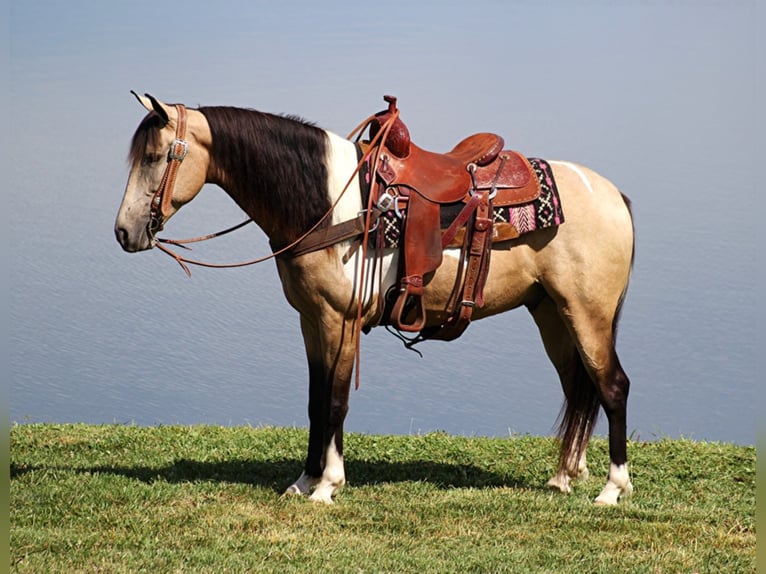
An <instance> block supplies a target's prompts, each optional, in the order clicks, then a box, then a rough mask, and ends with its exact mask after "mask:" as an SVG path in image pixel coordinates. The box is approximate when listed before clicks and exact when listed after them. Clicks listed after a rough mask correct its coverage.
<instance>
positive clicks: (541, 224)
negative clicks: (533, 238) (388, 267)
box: [370, 158, 564, 249]
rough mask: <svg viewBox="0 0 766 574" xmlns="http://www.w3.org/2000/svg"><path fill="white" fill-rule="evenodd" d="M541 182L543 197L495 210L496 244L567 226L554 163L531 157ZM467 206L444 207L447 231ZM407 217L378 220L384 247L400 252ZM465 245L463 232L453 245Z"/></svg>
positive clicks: (375, 241) (392, 214)
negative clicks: (562, 225)
mask: <svg viewBox="0 0 766 574" xmlns="http://www.w3.org/2000/svg"><path fill="white" fill-rule="evenodd" d="M528 159H529V163H530V164H531V165H532V167H533V168H534V170H535V173H536V174H537V178H538V180H539V181H540V195H539V197H538V198H537V199H534V200H532V201H530V202H528V203H523V204H520V205H514V206H510V207H499V208H495V209H494V241H507V240H509V239H515V238H516V237H519V236H520V235H524V234H525V233H530V232H532V231H536V230H538V229H545V228H546V227H556V226H558V225H561V224H562V223H564V212H563V210H562V208H561V200H560V198H559V193H558V189H557V188H556V181H555V180H554V178H553V171H552V170H551V166H550V164H549V163H548V162H547V161H545V160H543V159H538V158H528ZM462 208H463V203H462V202H461V203H456V204H454V205H443V206H442V209H441V227H442V229H445V228H446V227H448V226H449V225H450V223H452V221H453V220H454V219H455V218H456V217H457V215H458V213H459V212H460V210H461V209H462ZM406 217H407V211H406V209H400V210H399V211H398V212H397V211H394V210H391V211H388V212H386V213H384V214H383V215H382V216H381V217H380V219H379V221H378V230H379V233H381V232H382V241H383V245H382V247H387V248H391V249H396V248H398V247H399V238H400V237H401V231H402V228H403V222H404V220H405V219H406ZM379 241H381V238H379V237H378V234H377V233H371V234H370V245H371V246H376V245H377V246H378V247H381V245H380V243H379ZM460 244H462V233H458V234H457V235H456V236H455V239H454V240H453V242H452V243H451V244H450V246H453V245H454V246H459V245H460Z"/></svg>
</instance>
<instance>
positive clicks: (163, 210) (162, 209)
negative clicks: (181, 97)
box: [149, 104, 189, 236]
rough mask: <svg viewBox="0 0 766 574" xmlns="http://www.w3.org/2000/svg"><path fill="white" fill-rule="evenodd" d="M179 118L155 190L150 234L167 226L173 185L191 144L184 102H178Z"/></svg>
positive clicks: (150, 215) (151, 209)
mask: <svg viewBox="0 0 766 574" xmlns="http://www.w3.org/2000/svg"><path fill="white" fill-rule="evenodd" d="M175 108H176V110H177V111H178V119H177V121H176V136H175V139H174V140H173V143H171V144H170V150H169V151H168V163H167V165H166V166H165V171H164V173H163V174H162V179H161V180H160V185H159V186H158V187H157V191H156V192H154V197H153V198H152V203H151V207H150V212H149V234H150V235H151V236H154V234H155V233H156V232H157V231H161V230H162V228H163V227H164V226H165V221H166V220H167V218H168V214H169V213H170V209H171V207H172V201H173V187H174V186H175V184H176V176H177V175H178V168H179V167H180V166H181V162H182V161H183V160H184V158H185V157H186V152H187V151H188V149H189V144H188V143H187V142H186V140H185V139H184V138H185V137H186V107H185V106H184V105H183V104H176V106H175Z"/></svg>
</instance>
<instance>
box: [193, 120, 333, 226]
mask: <svg viewBox="0 0 766 574" xmlns="http://www.w3.org/2000/svg"><path fill="white" fill-rule="evenodd" d="M199 111H200V112H201V113H202V114H203V115H204V116H205V118H206V119H207V122H208V125H209V127H210V134H211V137H212V148H211V163H212V164H213V170H214V171H217V172H219V173H222V174H225V180H226V183H227V185H228V188H229V189H227V191H229V193H230V194H231V195H232V197H233V198H234V199H235V200H236V201H237V202H238V203H240V206H241V207H242V208H243V209H244V210H245V211H247V212H248V213H251V214H252V212H253V211H261V210H263V211H265V212H266V213H267V214H268V216H269V217H272V218H274V221H273V222H271V223H272V224H278V225H279V227H280V228H281V229H282V230H284V231H286V232H287V233H288V234H290V235H297V234H300V233H302V232H304V231H306V230H307V229H308V228H309V227H311V225H313V224H314V223H315V222H316V221H317V220H318V219H319V218H320V217H322V216H323V215H324V214H325V213H326V212H327V210H328V209H329V208H330V201H329V194H328V183H327V182H328V166H327V148H328V145H329V144H328V137H327V133H326V132H325V131H324V130H322V129H320V128H318V127H316V126H315V125H313V124H311V123H308V122H306V121H304V120H302V119H300V118H298V117H296V116H279V115H273V114H267V113H263V112H258V111H255V110H249V109H244V108H234V107H223V106H215V107H201V108H199ZM248 207H250V208H251V209H248Z"/></svg>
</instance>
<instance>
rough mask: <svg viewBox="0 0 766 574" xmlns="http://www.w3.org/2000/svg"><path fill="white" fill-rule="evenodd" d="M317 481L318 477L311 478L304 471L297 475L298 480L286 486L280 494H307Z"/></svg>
mask: <svg viewBox="0 0 766 574" xmlns="http://www.w3.org/2000/svg"><path fill="white" fill-rule="evenodd" d="M318 482H319V479H318V478H311V477H310V476H309V475H307V474H306V473H305V472H302V473H301V475H300V476H299V477H298V480H296V481H295V482H294V483H292V484H291V485H290V486H288V487H287V490H285V492H284V494H283V495H282V496H287V495H289V494H308V493H310V492H311V489H312V488H314V486H315V485H316V484H317V483H318Z"/></svg>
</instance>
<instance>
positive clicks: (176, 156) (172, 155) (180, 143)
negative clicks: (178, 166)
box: [168, 138, 189, 161]
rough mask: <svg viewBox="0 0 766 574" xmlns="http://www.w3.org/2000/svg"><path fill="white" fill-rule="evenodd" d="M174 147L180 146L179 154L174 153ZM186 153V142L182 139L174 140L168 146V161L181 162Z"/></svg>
mask: <svg viewBox="0 0 766 574" xmlns="http://www.w3.org/2000/svg"><path fill="white" fill-rule="evenodd" d="M176 146H181V151H180V152H176ZM188 152H189V144H188V142H186V141H184V140H182V139H178V138H176V139H174V140H173V143H172V144H170V151H169V152H168V161H172V160H177V161H183V160H184V158H185V157H186V154H187V153H188Z"/></svg>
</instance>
